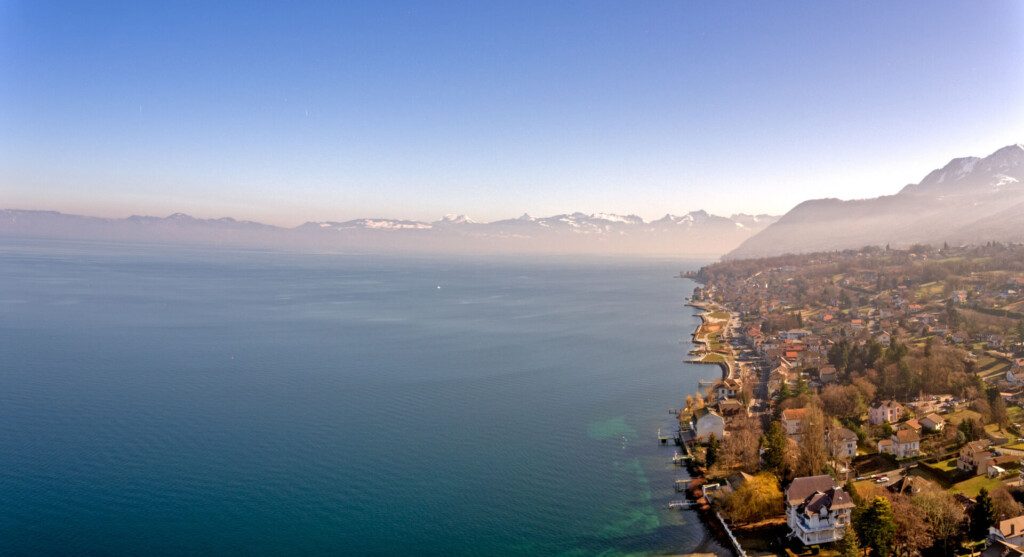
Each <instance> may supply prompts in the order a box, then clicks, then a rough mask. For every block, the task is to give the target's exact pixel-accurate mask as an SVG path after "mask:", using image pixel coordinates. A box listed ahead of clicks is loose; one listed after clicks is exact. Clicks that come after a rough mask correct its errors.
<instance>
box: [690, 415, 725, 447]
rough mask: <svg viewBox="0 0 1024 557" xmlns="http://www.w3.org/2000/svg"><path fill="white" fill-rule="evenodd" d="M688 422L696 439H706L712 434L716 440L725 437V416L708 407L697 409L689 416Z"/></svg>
mask: <svg viewBox="0 0 1024 557" xmlns="http://www.w3.org/2000/svg"><path fill="white" fill-rule="evenodd" d="M690 424H691V425H692V426H693V433H694V436H695V437H696V438H697V440H698V441H706V440H708V439H709V438H710V437H711V436H712V435H714V436H715V438H717V439H718V440H722V439H724V438H725V418H723V417H722V416H720V415H719V414H718V413H717V412H715V411H714V410H712V409H710V408H707V407H704V408H699V409H697V411H695V412H694V413H693V417H692V418H690Z"/></svg>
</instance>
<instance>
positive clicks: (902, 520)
mask: <svg viewBox="0 0 1024 557" xmlns="http://www.w3.org/2000/svg"><path fill="white" fill-rule="evenodd" d="M689 276H690V277H691V278H694V279H695V280H697V281H698V282H699V283H700V284H701V286H700V287H698V288H696V289H695V290H694V292H693V296H692V298H691V300H690V305H693V306H694V307H697V308H699V309H701V310H702V312H701V319H702V324H701V325H700V327H699V328H698V329H697V331H696V332H695V333H694V335H693V337H694V344H695V346H696V347H697V348H695V349H694V350H693V352H692V357H693V361H695V362H701V363H707V364H714V365H718V366H720V367H721V368H722V370H723V375H722V379H721V380H720V381H716V382H714V383H713V384H709V385H703V386H702V389H701V391H700V392H697V393H692V394H690V395H689V396H687V397H686V399H685V401H684V403H683V407H682V409H681V410H680V411H679V437H678V439H677V441H678V442H679V443H680V444H681V445H682V452H680V453H679V454H677V458H676V462H677V463H678V464H684V463H685V464H687V465H688V466H689V468H690V470H691V474H692V475H693V476H694V479H693V480H692V481H690V482H689V483H688V485H686V491H687V492H688V494H689V496H690V501H689V502H688V503H687V505H688V506H695V507H697V508H699V509H700V511H701V512H702V514H703V515H704V516H705V517H706V518H707V522H708V524H709V526H711V527H712V529H713V530H716V531H718V532H719V533H720V534H721V535H722V537H723V539H725V538H727V541H730V542H731V543H732V545H733V547H734V548H735V549H736V551H737V553H740V554H743V555H779V554H783V555H812V554H821V555H843V556H847V555H849V556H853V555H867V554H871V555H881V556H888V555H900V556H913V555H979V554H981V555H992V556H997V555H998V556H1006V555H1024V467H1022V463H1024V408H1022V405H1024V246H1022V245H1005V244H998V243H992V244H988V245H985V246H972V247H950V246H948V245H944V246H942V247H941V248H936V247H931V246H924V245H917V246H913V247H911V248H909V249H899V250H897V249H890V248H889V247H888V246H886V247H868V248H864V249H861V250H847V251H842V252H828V253H816V254H808V255H789V256H781V257H774V258H767V259H756V260H736V261H724V262H720V263H715V264H712V265H709V266H707V267H704V268H702V269H701V270H700V271H699V272H697V273H692V274H690V275H689ZM717 526H720V528H716V527H717Z"/></svg>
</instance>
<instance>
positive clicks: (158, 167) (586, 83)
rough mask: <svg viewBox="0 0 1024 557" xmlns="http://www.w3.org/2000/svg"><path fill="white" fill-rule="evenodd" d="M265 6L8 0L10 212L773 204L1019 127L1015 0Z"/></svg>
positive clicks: (384, 212) (307, 214)
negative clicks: (984, 0) (972, 0)
mask: <svg viewBox="0 0 1024 557" xmlns="http://www.w3.org/2000/svg"><path fill="white" fill-rule="evenodd" d="M247 7H248V6H246V5H235V4H231V3H224V4H218V5H216V6H207V5H187V4H175V5H166V6H161V7H153V6H144V5H136V4H132V3H125V4H119V3H102V4H89V5H65V4H60V3H52V4H50V3H22V2H14V3H7V4H5V5H4V6H2V7H0V37H2V38H0V45H2V46H3V48H2V49H0V50H2V54H0V62H2V66H0V67H2V68H3V69H2V70H0V72H2V73H3V74H4V75H6V76H7V79H3V80H2V81H3V85H0V107H2V108H0V122H3V124H4V126H5V128H6V129H8V130H9V133H8V134H5V136H4V137H3V138H0V153H2V155H0V170H2V172H3V178H0V188H2V189H3V193H4V200H3V205H4V206H5V207H11V208H14V207H17V208H24V209H42V210H56V211H61V212H66V213H74V214H85V215H95V216H104V217H124V216H128V215H131V214H145V215H167V214H171V213H176V212H182V213H187V214H190V215H194V216H196V217H201V218H219V217H232V218H236V219H239V220H254V221H258V222H265V223H269V224H274V225H279V226H295V225H297V224H301V223H302V222H306V221H324V220H331V221H345V220H349V219H354V218H363V217H379V218H399V219H413V220H424V221H431V220H436V219H438V218H440V216H441V215H444V214H448V213H458V214H465V215H467V216H468V217H470V218H472V219H474V220H478V221H482V222H489V221H494V220H501V219H505V218H513V217H515V216H518V215H520V214H522V213H529V214H531V215H540V216H545V215H555V214H564V213H572V212H577V211H579V212H583V213H587V214H590V213H617V214H636V215H639V216H640V217H642V218H644V219H645V220H648V221H649V220H653V219H656V218H659V217H661V216H662V215H664V214H666V213H672V214H685V213H687V212H689V211H693V210H698V209H702V210H706V211H708V212H709V213H712V214H717V215H730V214H734V213H747V214H775V215H779V214H783V213H785V212H786V211H787V210H789V209H790V208H792V207H793V206H794V205H796V204H798V203H799V202H801V201H803V200H805V199H812V198H820V197H838V198H842V199H853V198H866V197H874V196H878V195H885V194H891V193H895V192H896V191H898V190H899V189H900V188H901V187H902V186H903V185H905V184H908V183H915V182H917V181H918V180H920V179H921V177H922V176H924V175H925V174H926V173H927V172H929V171H930V170H932V169H934V168H936V167H937V166H939V165H941V164H943V163H944V162H945V161H948V160H949V159H951V158H954V157H960V156H965V155H977V156H984V155H986V154H988V153H989V152H991V151H992V150H993V149H996V148H998V147H1000V146H1003V145H1007V144H1011V143H1015V142H1018V141H1020V138H1021V137H1022V136H1024V106H1022V105H1024V103H1021V102H1020V101H1019V99H1021V98H1024V71H1021V70H1020V69H1019V61H1020V60H1021V59H1024V36H1022V34H1021V33H1019V32H1018V31H1019V29H1020V28H1021V25H1022V24H1024V6H1022V5H1021V4H1019V3H1013V2H992V3H984V4H976V3H942V4H938V5H936V4H932V3H919V2H910V3H904V4H898V5H892V4H886V3H856V4H854V3H846V4H830V5H827V6H824V5H807V4H800V3H782V4H775V5H772V6H763V5H753V6H751V5H739V4H736V5H721V4H714V5H694V4H672V3H655V4H648V5H644V6H642V7H636V6H632V7H630V8H624V7H622V6H621V5H617V4H613V3H588V4H585V5H584V4H560V5H547V4H543V3H534V4H531V5H530V9H528V10H527V9H523V6H522V5H515V6H513V5H507V6H500V5H491V6H480V5H459V4H449V3H437V4H432V5H430V6H426V7H424V6H421V5H415V4H403V3H390V4H385V5H374V6H373V7H372V8H371V6H370V5H360V4H345V5H341V6H337V5H331V4H328V3H324V4H315V5H310V4H306V5H304V6H301V7H293V6H275V5H271V6H264V7H263V8H262V9H261V10H251V9H246V8H247ZM979 84H984V86H979Z"/></svg>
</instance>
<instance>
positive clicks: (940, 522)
mask: <svg viewBox="0 0 1024 557" xmlns="http://www.w3.org/2000/svg"><path fill="white" fill-rule="evenodd" d="M911 503H912V504H913V505H914V506H916V507H918V508H919V509H921V510H922V511H923V512H924V515H925V521H926V522H927V524H928V528H929V530H930V532H931V535H932V538H933V539H934V545H935V546H937V547H939V548H941V549H942V554H943V555H948V554H949V553H950V549H952V548H954V547H956V543H957V541H958V540H959V539H960V536H961V535H962V533H963V525H964V521H965V520H966V515H965V514H964V509H963V507H962V506H960V503H959V502H957V500H956V498H955V497H954V496H953V495H952V494H951V493H949V492H948V491H946V490H944V489H940V488H938V487H935V488H932V489H926V490H924V491H922V492H920V493H918V494H917V495H914V496H913V497H912V498H911Z"/></svg>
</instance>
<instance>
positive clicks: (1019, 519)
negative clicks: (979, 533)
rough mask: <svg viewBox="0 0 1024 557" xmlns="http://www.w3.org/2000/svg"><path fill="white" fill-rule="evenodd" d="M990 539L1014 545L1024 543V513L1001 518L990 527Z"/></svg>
mask: <svg viewBox="0 0 1024 557" xmlns="http://www.w3.org/2000/svg"><path fill="white" fill-rule="evenodd" d="M988 539H989V541H992V542H1006V543H1009V544H1013V545H1024V515H1021V516H1015V517H1013V518H1008V519H1006V520H1000V521H999V523H997V524H993V525H992V526H990V527H989V529H988Z"/></svg>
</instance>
